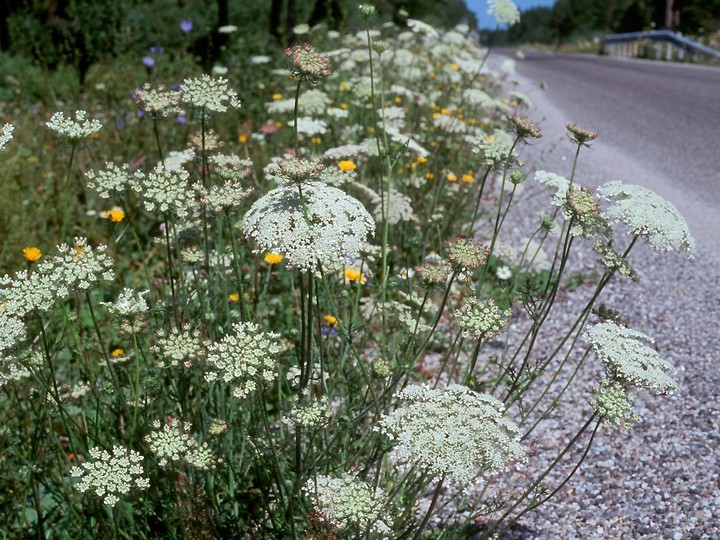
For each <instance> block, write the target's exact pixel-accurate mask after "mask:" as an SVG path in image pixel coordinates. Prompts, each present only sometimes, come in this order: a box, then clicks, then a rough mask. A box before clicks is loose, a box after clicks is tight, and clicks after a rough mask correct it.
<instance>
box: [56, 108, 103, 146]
mask: <svg viewBox="0 0 720 540" xmlns="http://www.w3.org/2000/svg"><path fill="white" fill-rule="evenodd" d="M45 125H46V126H47V127H48V128H49V129H50V130H51V131H53V132H54V133H55V135H57V136H58V137H59V138H60V139H63V140H65V141H67V142H69V143H71V144H77V143H79V142H80V141H82V140H83V139H87V138H89V137H92V136H93V135H95V134H96V133H97V132H98V131H100V130H101V129H102V124H101V123H100V122H98V121H97V120H88V118H87V112H86V111H75V119H74V120H73V119H72V118H65V114H63V113H62V112H57V113H55V114H53V115H52V116H51V117H50V121H49V122H46V123H45Z"/></svg>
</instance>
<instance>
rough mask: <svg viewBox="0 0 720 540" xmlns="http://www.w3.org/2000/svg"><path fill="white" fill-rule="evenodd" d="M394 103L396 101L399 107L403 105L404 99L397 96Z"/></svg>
mask: <svg viewBox="0 0 720 540" xmlns="http://www.w3.org/2000/svg"><path fill="white" fill-rule="evenodd" d="M394 101H395V103H397V104H398V105H402V98H401V97H400V96H397V97H396V98H395V99H394Z"/></svg>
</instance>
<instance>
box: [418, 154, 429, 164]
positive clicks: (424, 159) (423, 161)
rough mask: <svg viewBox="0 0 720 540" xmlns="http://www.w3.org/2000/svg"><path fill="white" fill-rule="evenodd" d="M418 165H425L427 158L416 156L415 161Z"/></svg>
mask: <svg viewBox="0 0 720 540" xmlns="http://www.w3.org/2000/svg"><path fill="white" fill-rule="evenodd" d="M416 161H417V162H418V165H422V164H423V163H427V158H426V157H424V156H418V158H417V160H416Z"/></svg>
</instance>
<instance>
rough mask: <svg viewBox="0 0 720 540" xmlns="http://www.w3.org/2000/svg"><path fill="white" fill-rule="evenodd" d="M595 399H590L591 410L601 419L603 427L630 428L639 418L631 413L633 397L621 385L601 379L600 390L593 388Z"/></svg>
mask: <svg viewBox="0 0 720 540" xmlns="http://www.w3.org/2000/svg"><path fill="white" fill-rule="evenodd" d="M593 393H594V394H595V397H593V398H591V399H590V405H591V406H592V408H593V409H594V410H595V411H596V412H597V413H598V414H599V415H600V416H602V417H603V419H604V421H603V424H605V427H612V426H618V427H623V428H626V427H630V425H631V424H632V423H633V422H637V421H638V420H639V419H640V417H639V416H638V415H637V414H635V413H634V412H633V408H632V402H633V399H634V398H633V396H632V394H630V393H629V392H628V391H627V390H626V389H625V388H624V386H623V385H622V384H620V383H619V382H617V381H611V380H610V379H602V380H601V381H600V388H593Z"/></svg>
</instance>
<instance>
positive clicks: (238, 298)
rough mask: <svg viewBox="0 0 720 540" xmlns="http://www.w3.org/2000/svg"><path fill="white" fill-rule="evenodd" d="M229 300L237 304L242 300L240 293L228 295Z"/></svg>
mask: <svg viewBox="0 0 720 540" xmlns="http://www.w3.org/2000/svg"><path fill="white" fill-rule="evenodd" d="M228 298H229V299H230V301H231V302H237V301H238V300H240V295H239V294H238V293H236V292H234V293H230V294H228Z"/></svg>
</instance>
